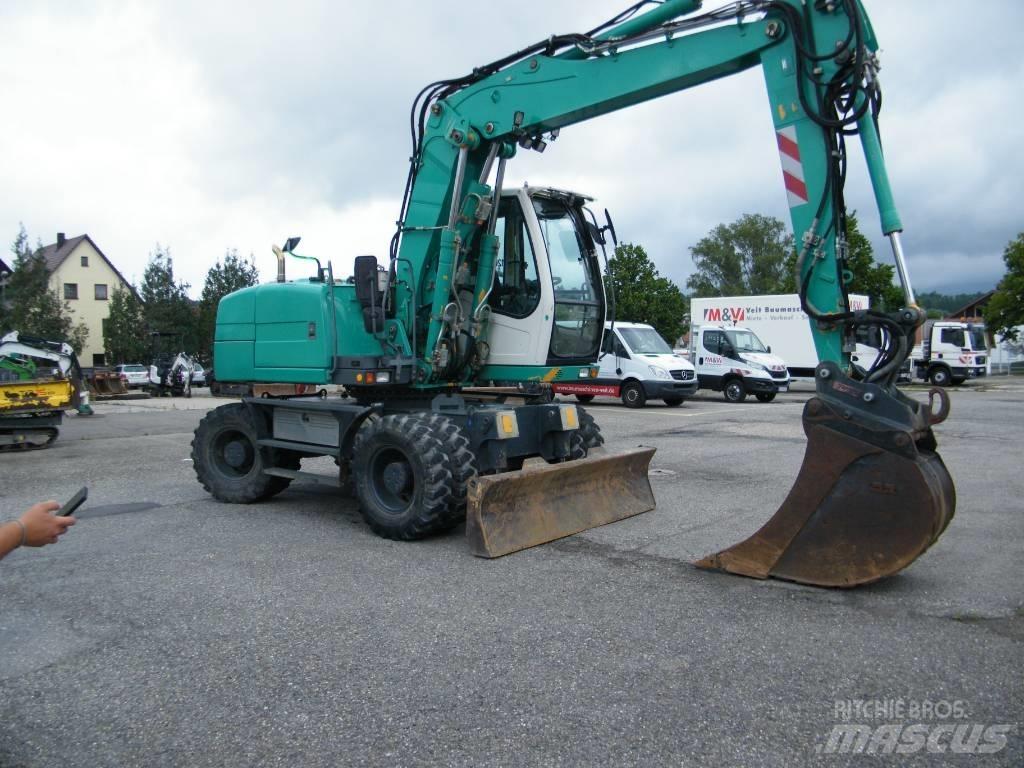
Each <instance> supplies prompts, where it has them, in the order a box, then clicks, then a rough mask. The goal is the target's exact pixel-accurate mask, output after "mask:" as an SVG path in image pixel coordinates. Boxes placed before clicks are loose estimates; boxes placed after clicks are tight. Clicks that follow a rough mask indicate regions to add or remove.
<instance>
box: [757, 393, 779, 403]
mask: <svg viewBox="0 0 1024 768" xmlns="http://www.w3.org/2000/svg"><path fill="white" fill-rule="evenodd" d="M775 394H776V393H775V392H755V393H754V397H756V398H757V399H758V400H760V401H761V402H762V403H770V402H771V401H772V400H774V399H775Z"/></svg>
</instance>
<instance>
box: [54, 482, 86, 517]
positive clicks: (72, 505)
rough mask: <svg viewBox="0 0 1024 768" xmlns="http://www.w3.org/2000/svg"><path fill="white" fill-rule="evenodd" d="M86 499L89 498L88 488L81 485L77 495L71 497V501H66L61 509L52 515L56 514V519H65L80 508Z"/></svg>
mask: <svg viewBox="0 0 1024 768" xmlns="http://www.w3.org/2000/svg"><path fill="white" fill-rule="evenodd" d="M87 498H89V488H88V487H87V486H84V485H83V486H82V487H81V489H79V491H78V493H76V494H75V495H74V496H72V497H71V500H70V501H68V503H67V504H65V505H64V506H63V507H61V508H60V509H58V510H57V511H56V512H55V513H54V514H56V515H57V517H67V516H68V515H70V514H72V513H73V512H74V511H75V510H76V509H78V508H79V507H80V506H82V503H83V502H84V501H85V500H86V499H87Z"/></svg>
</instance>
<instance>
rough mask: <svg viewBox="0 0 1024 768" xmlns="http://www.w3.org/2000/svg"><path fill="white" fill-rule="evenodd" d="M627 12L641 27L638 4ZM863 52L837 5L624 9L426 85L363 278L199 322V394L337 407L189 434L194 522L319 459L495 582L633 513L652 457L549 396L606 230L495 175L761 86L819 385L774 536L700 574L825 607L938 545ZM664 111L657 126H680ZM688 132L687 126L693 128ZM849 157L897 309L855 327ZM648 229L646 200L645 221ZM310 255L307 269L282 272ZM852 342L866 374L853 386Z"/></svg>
mask: <svg viewBox="0 0 1024 768" xmlns="http://www.w3.org/2000/svg"><path fill="white" fill-rule="evenodd" d="M648 5H650V7H649V8H648V7H647V6H648ZM877 49H878V44H877V41H876V39H875V35H874V32H873V30H872V27H871V24H870V22H869V20H868V17H867V15H866V14H865V11H864V8H863V6H862V4H861V3H860V2H859V0H745V1H741V2H734V3H731V4H728V5H725V6H722V7H720V8H716V9H714V10H710V11H703V10H702V9H701V4H700V2H699V0H665V1H664V2H661V3H658V4H649V3H646V2H641V3H637V4H636V5H633V6H631V7H629V8H627V9H626V10H625V11H623V12H622V13H621V14H619V15H617V16H616V17H615V18H613V19H610V20H609V21H607V22H605V23H604V24H601V25H600V26H598V27H596V28H594V29H591V30H590V31H588V32H583V33H579V34H567V35H555V36H552V37H548V38H546V39H544V40H542V41H541V42H538V43H536V44H535V45H531V46H527V47H525V48H522V49H521V50H518V51H516V52H514V53H512V54H510V55H508V56H505V57H503V58H500V59H498V60H496V61H493V62H490V63H488V64H485V65H483V66H479V67H476V68H474V69H473V70H472V72H471V73H470V74H467V75H465V76H463V77H457V78H453V79H448V80H439V81H437V82H434V83H431V84H430V85H428V86H427V87H426V88H424V89H423V90H422V91H421V92H420V94H419V95H418V96H417V98H416V99H415V101H414V104H413V107H412V111H411V114H410V121H409V125H410V133H411V138H412V149H413V152H412V157H411V163H410V169H409V175H408V178H407V182H406V185H405V192H404V195H403V201H402V206H401V213H400V216H399V219H398V228H397V231H396V233H395V235H394V237H393V238H392V241H391V245H390V249H389V253H388V256H387V258H386V259H385V260H383V263H381V262H378V260H377V258H376V257H375V256H359V257H357V258H356V260H355V268H354V272H355V274H354V275H353V277H351V278H349V279H347V280H337V279H335V277H334V274H333V268H332V266H331V264H330V262H328V263H327V267H326V268H325V267H323V266H322V264H321V263H320V262H319V261H317V262H316V273H315V275H314V276H312V277H310V278H308V279H298V280H292V281H288V280H287V279H286V277H285V261H286V258H287V257H288V255H289V254H292V255H296V256H297V255H298V254H296V253H295V248H296V247H297V244H298V240H297V238H289V240H288V241H287V242H286V243H285V246H284V247H283V248H279V247H276V246H275V248H274V251H275V254H276V255H277V257H278V281H277V282H274V283H269V284H265V285H260V286H256V287H253V288H246V289H243V290H241V291H238V292H236V293H233V294H230V295H229V296H227V297H225V298H224V299H223V300H222V301H221V303H220V306H219V309H218V313H217V325H216V337H215V344H214V357H215V370H216V377H217V379H218V380H220V381H276V382H296V383H299V382H301V383H308V384H314V385H322V384H340V385H343V386H344V388H345V390H346V391H347V393H348V394H349V395H350V397H349V398H348V399H339V398H329V399H326V400H312V399H306V398H297V399H295V398H291V399H256V398H248V399H245V400H244V401H243V402H241V403H238V404H232V405H227V406H222V407H220V408H218V409H216V410H214V411H212V412H210V413H209V414H207V415H206V417H205V418H204V419H203V421H202V422H201V424H200V425H199V427H198V429H197V430H196V433H195V438H194V441H193V453H192V455H193V460H194V466H195V470H196V473H197V475H198V478H199V480H200V482H201V483H202V484H203V485H204V486H205V487H206V488H207V489H208V490H209V491H210V492H211V493H212V494H213V495H214V496H215V497H217V498H218V499H221V500H223V501H228V502H239V503H249V502H254V501H257V500H260V499H264V498H267V497H269V496H272V495H273V494H275V493H278V492H279V491H281V490H283V489H284V488H285V487H286V486H287V485H288V483H289V482H291V481H292V480H294V479H297V478H302V477H305V476H306V475H309V474H312V473H306V472H302V471H301V470H300V468H299V467H300V461H301V460H302V459H303V458H305V457H310V456H330V457H333V458H334V460H335V462H336V464H337V465H338V467H339V471H338V473H337V477H334V476H333V475H332V476H330V477H328V476H324V475H319V476H315V477H314V479H319V481H321V482H331V483H333V484H336V485H341V486H345V485H351V486H353V487H354V491H355V494H356V496H357V497H358V500H359V504H360V510H361V512H362V515H363V517H364V519H365V520H366V522H367V523H368V524H369V526H370V527H371V528H372V529H373V530H374V531H375V532H377V533H378V534H380V535H382V536H385V537H389V538H394V539H417V538H421V537H424V536H427V535H430V534H432V533H435V532H437V531H441V530H445V529H448V528H451V527H452V526H454V525H456V524H457V523H459V522H460V521H461V520H462V519H463V518H465V519H466V535H467V539H468V541H469V543H470V547H471V549H472V551H473V552H474V553H475V554H478V555H482V556H486V557H495V556H499V555H503V554H506V553H508V552H513V551H516V550H518V549H522V548H525V547H528V546H533V545H536V544H540V543H543V542H546V541H551V540H553V539H556V538H558V537H561V536H566V535H569V534H572V533H576V532H578V531H581V530H585V529H587V528H590V527H593V526H596V525H602V524H605V523H609V522H613V521H616V520H621V519H623V518H625V517H628V516H630V515H634V514H639V513H641V512H644V511H646V510H649V509H651V508H653V506H654V498H653V495H652V493H651V488H650V484H649V482H648V480H647V470H648V465H649V462H650V460H651V456H652V454H653V450H652V449H636V450H628V451H618V452H614V451H607V450H605V448H604V447H603V446H602V442H603V439H602V437H601V434H600V429H599V428H598V426H597V425H596V423H595V421H594V419H593V418H592V416H591V415H590V414H588V413H586V412H585V411H584V409H583V408H580V407H577V406H574V405H567V404H563V403H558V402H556V401H554V400H553V398H552V396H551V390H550V387H549V385H550V384H551V383H552V382H569V381H577V380H582V379H587V378H590V377H593V376H596V373H597V368H596V363H595V361H596V359H597V356H598V353H599V349H600V344H601V337H602V333H603V329H604V323H605V316H606V305H605V295H604V290H603V284H602V279H601V265H600V263H599V261H598V258H597V256H596V249H597V244H598V243H599V241H600V240H601V239H602V238H603V237H604V233H605V232H606V231H607V230H608V229H609V228H610V227H611V222H610V220H608V222H607V224H606V225H604V226H599V225H598V222H597V220H596V218H595V217H592V216H590V215H589V213H588V211H589V209H588V206H587V202H588V201H587V199H586V198H584V197H583V196H582V195H579V194H575V193H572V192H566V191H559V190H554V189H548V188H539V187H525V188H520V189H514V190H509V189H506V188H504V185H503V181H504V178H505V170H506V164H507V163H508V162H509V161H511V160H513V158H514V157H515V156H516V155H517V153H519V152H521V151H543V150H544V149H545V147H546V146H547V143H548V142H549V141H550V140H551V138H553V137H555V136H557V134H558V132H559V131H560V130H561V129H562V128H564V127H566V126H570V125H573V124H575V123H579V122H581V121H584V120H589V119H593V118H596V117H599V116H600V115H603V114H605V113H609V112H612V111H615V110H619V109H625V108H628V107H630V106H632V105H634V104H638V103H640V102H643V101H646V100H649V99H654V98H657V97H662V96H669V95H672V94H675V93H676V92H679V91H684V90H686V89H688V88H690V87H693V86H696V85H700V84H703V83H707V82H710V81H713V80H716V79H719V78H723V77H726V76H729V75H732V74H734V73H738V72H740V71H743V70H746V69H749V68H752V67H760V68H761V70H762V72H763V74H764V79H765V84H766V87H767V96H768V107H769V109H770V110H771V115H772V119H773V120H774V128H775V134H776V135H775V138H776V141H777V144H778V148H779V155H780V158H781V163H782V171H783V180H784V188H785V194H786V196H787V199H788V202H789V210H790V213H791V216H792V223H793V230H794V232H795V233H796V235H797V241H798V242H797V247H798V260H797V272H798V274H797V278H798V284H799V286H800V296H801V301H802V304H803V308H804V310H805V311H806V313H807V314H808V316H809V318H810V322H811V327H812V332H813V335H814V339H815V344H816V346H817V351H818V354H819V358H820V360H821V361H822V362H821V364H820V365H819V366H818V368H817V369H816V377H817V389H816V393H815V395H814V396H813V397H811V398H810V399H809V400H808V402H807V404H806V406H805V409H804V413H803V425H804V429H805V432H806V434H807V439H808V443H807V450H806V456H805V459H804V463H803V466H802V468H801V470H800V474H799V476H798V477H797V479H796V482H795V485H794V487H793V489H792V490H791V491H790V493H789V496H788V497H787V498H786V500H785V502H784V503H783V505H782V506H781V508H780V509H779V510H778V511H777V512H776V514H775V515H774V516H773V517H772V518H771V519H770V520H769V521H768V522H767V523H766V524H765V525H764V527H763V528H761V530H759V531H757V532H756V533H754V534H753V535H752V536H751V537H750V538H748V539H747V540H745V541H743V542H740V543H739V544H736V545H735V546H732V547H730V548H728V549H725V550H723V551H721V552H718V553H715V554H712V555H709V556H708V557H706V558H704V559H703V560H702V561H700V562H699V563H698V565H700V566H702V567H706V568H715V569H720V570H724V571H727V572H730V573H736V574H741V575H745V576H751V577H756V578H767V577H776V578H781V579H787V580H792V581H797V582H801V583H805V584H812V585H817V586H837V587H849V586H855V585H858V584H864V583H868V582H871V581H875V580H877V579H879V578H882V577H885V576H887V575H889V574H892V573H895V572H896V571H899V570H900V569H901V568H903V567H905V566H906V565H908V564H909V563H911V562H913V561H914V560H915V559H916V558H917V557H918V556H919V555H920V554H921V553H922V552H924V551H925V550H926V549H927V548H928V547H929V546H930V545H931V544H932V543H933V542H935V540H936V539H937V538H938V536H939V535H940V534H941V533H942V531H943V529H944V528H945V527H946V526H947V524H948V523H949V521H950V519H951V517H952V515H953V511H954V505H955V497H954V489H953V483H952V480H951V479H950V476H949V473H948V472H947V470H946V468H945V466H944V465H943V462H942V460H941V458H940V457H939V455H938V454H937V452H936V442H935V438H934V435H933V431H932V427H933V425H934V424H936V423H938V422H939V421H941V420H942V419H943V418H944V417H945V416H946V414H947V413H948V401H947V400H946V397H945V395H944V394H943V393H941V392H933V393H931V394H930V396H929V400H928V402H927V403H922V402H919V401H917V400H914V399H911V398H909V397H907V396H905V395H903V394H902V393H901V392H900V391H898V390H897V389H896V386H895V382H896V377H897V375H898V372H899V368H900V365H901V363H902V362H903V360H904V359H905V358H906V356H907V354H908V352H909V350H910V346H911V345H910V341H909V340H910V339H911V338H912V336H913V333H914V329H915V328H916V327H918V326H919V325H920V324H921V323H922V321H923V313H922V311H921V310H920V308H919V307H918V306H917V304H916V302H915V298H914V293H913V289H912V287H911V283H910V280H909V277H908V274H907V268H906V263H905V259H904V255H903V251H902V246H901V242H900V232H901V231H902V228H903V227H902V224H901V222H900V218H899V215H898V213H897V210H896V207H895V204H894V201H893V195H892V192H891V190H890V186H889V181H888V178H887V174H886V170H885V163H884V159H883V154H882V148H881V142H880V138H879V133H878V113H879V109H880V107H881V90H880V86H879V79H878V72H879V62H878V57H877ZM680 103H683V102H682V101H681V102H680ZM693 119H698V118H693ZM853 137H856V138H857V139H858V140H859V141H860V144H861V146H862V148H863V152H864V156H865V158H866V165H867V172H868V175H869V176H870V179H871V182H872V185H873V190H874V196H875V200H876V202H877V206H878V212H879V216H880V220H881V226H882V231H883V232H884V233H885V235H886V236H887V237H888V238H889V240H890V242H891V244H892V249H893V256H894V259H895V263H896V267H897V271H898V274H899V279H900V281H901V284H902V288H903V294H904V298H905V306H904V307H903V308H902V309H900V310H899V311H896V312H888V313H886V312H880V311H875V310H867V311H854V310H852V308H851V305H850V302H849V299H848V296H847V285H848V283H849V281H850V279H851V275H850V273H849V271H848V269H847V263H846V241H845V232H846V218H845V217H846V208H845V201H844V197H843V188H844V182H845V178H846V172H847V142H848V141H849V140H852V139H853ZM652 204H656V205H657V206H658V207H659V208H665V207H666V206H669V205H670V204H671V203H670V201H665V200H657V201H652ZM306 258H311V257H306ZM858 338H872V339H874V340H875V341H874V343H875V344H876V345H877V348H878V349H879V354H878V356H877V360H876V361H875V362H874V363H873V364H872V365H871V366H870V368H866V369H865V368H860V367H857V366H856V365H853V364H851V361H850V351H851V350H852V349H854V346H855V342H856V340H857V339H858Z"/></svg>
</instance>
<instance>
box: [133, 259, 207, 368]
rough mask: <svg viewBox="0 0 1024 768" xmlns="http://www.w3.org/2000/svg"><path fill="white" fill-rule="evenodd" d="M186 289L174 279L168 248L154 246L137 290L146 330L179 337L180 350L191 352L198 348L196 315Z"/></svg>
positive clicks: (172, 263) (184, 285)
mask: <svg viewBox="0 0 1024 768" xmlns="http://www.w3.org/2000/svg"><path fill="white" fill-rule="evenodd" d="M188 289H189V284H188V283H185V282H178V281H177V280H175V278H174V262H173V260H172V259H171V251H170V249H169V248H162V247H161V246H160V245H159V244H157V246H156V250H155V251H153V253H151V254H150V256H149V264H148V265H147V266H146V271H145V272H144V273H143V275H142V286H141V289H140V292H141V294H142V303H143V306H144V312H143V316H144V317H145V322H146V327H147V328H148V330H149V331H150V332H154V331H158V332H160V333H173V334H177V335H179V336H181V339H182V347H183V348H184V350H185V351H186V352H192V353H194V352H195V351H196V348H197V347H198V339H197V334H196V312H195V309H194V306H193V303H192V300H191V299H189V297H188Z"/></svg>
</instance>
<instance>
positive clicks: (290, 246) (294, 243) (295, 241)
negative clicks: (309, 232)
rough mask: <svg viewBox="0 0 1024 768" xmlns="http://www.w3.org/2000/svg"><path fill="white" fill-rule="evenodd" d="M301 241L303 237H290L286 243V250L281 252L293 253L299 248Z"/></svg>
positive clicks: (283, 249)
mask: <svg viewBox="0 0 1024 768" xmlns="http://www.w3.org/2000/svg"><path fill="white" fill-rule="evenodd" d="M301 239H302V238H301V237H289V238H288V239H287V240H285V241H284V248H282V249H281V250H282V251H284V252H285V253H291V252H292V251H294V250H295V249H296V248H298V247H299V241H300V240H301Z"/></svg>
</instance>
